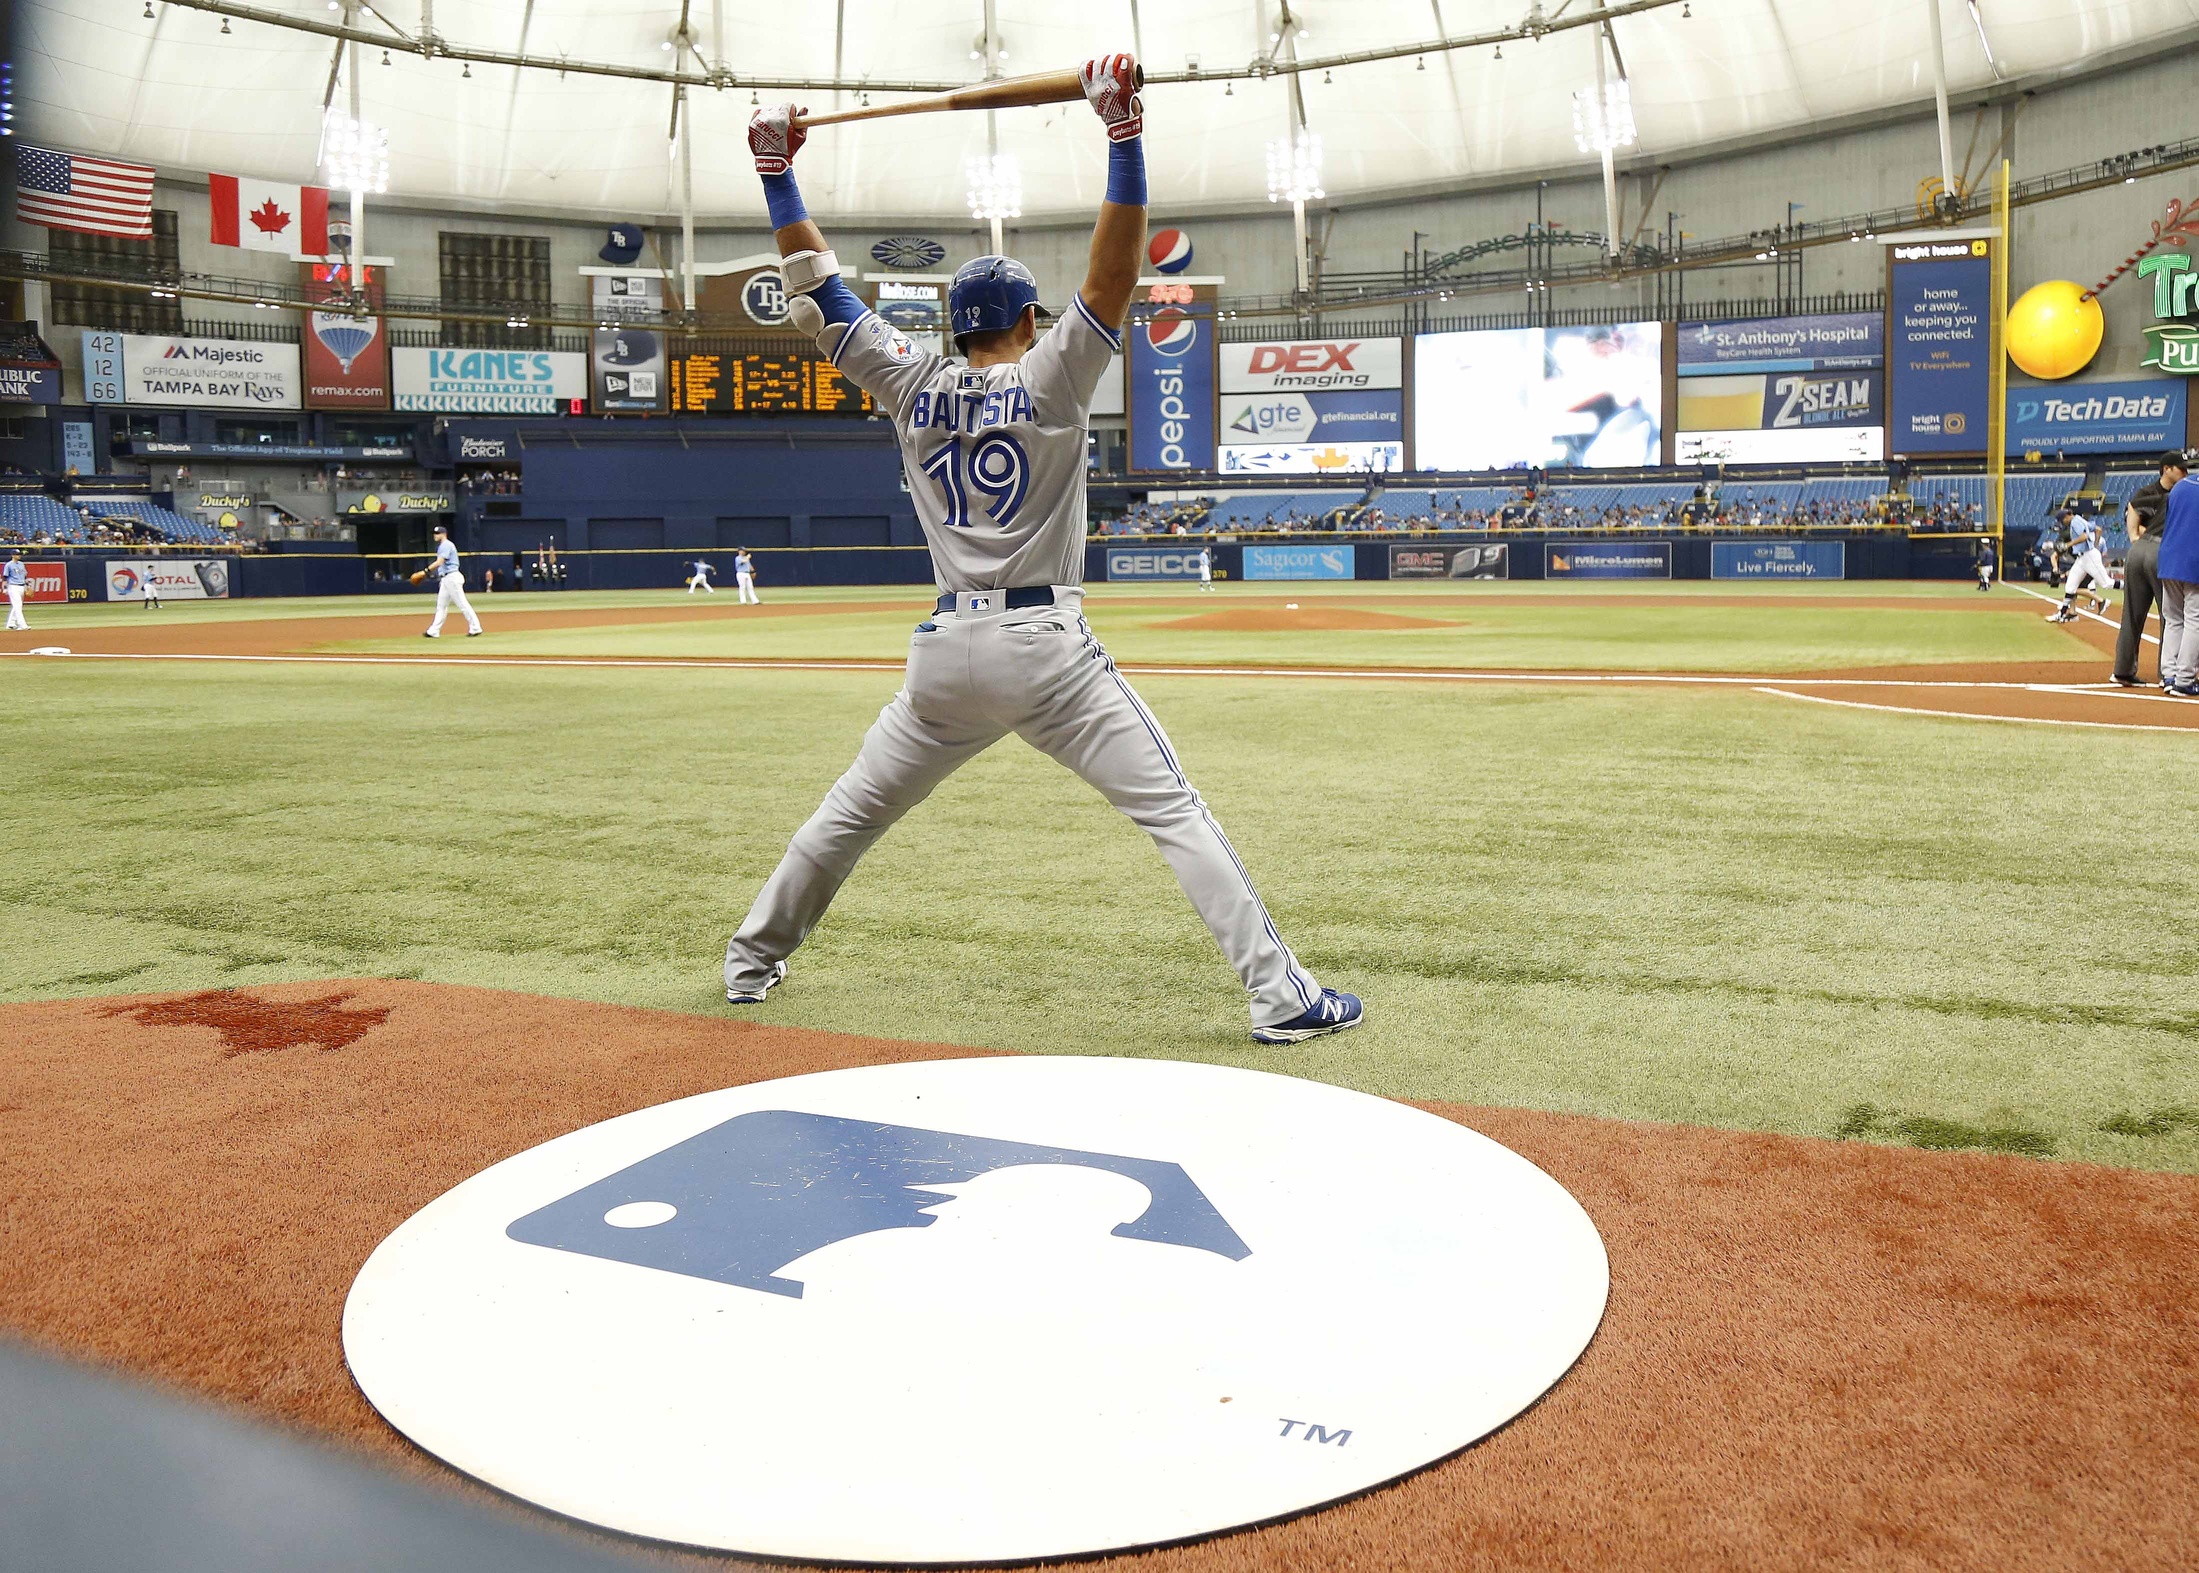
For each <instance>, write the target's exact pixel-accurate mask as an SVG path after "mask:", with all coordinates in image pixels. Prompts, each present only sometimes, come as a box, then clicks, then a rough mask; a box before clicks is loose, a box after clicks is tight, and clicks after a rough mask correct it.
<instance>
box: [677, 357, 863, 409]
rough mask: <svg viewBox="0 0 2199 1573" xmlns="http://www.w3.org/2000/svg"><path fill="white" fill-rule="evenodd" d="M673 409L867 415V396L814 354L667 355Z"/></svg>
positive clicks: (831, 365)
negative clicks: (669, 366) (670, 364)
mask: <svg viewBox="0 0 2199 1573" xmlns="http://www.w3.org/2000/svg"><path fill="white" fill-rule="evenodd" d="M672 409H673V410H674V412H676V413H678V414H683V415H757V414H764V415H868V414H869V413H870V411H871V399H870V395H869V394H867V393H865V392H864V391H863V390H862V389H861V388H859V387H857V386H856V385H855V384H854V383H853V382H852V381H850V380H849V379H848V378H847V376H846V375H845V374H844V373H842V372H841V371H840V369H839V368H838V367H837V366H835V365H833V364H832V362H830V361H828V360H825V359H823V358H821V357H819V356H814V355H802V354H799V353H796V354H760V355H724V354H710V355H678V356H674V357H673V359H672Z"/></svg>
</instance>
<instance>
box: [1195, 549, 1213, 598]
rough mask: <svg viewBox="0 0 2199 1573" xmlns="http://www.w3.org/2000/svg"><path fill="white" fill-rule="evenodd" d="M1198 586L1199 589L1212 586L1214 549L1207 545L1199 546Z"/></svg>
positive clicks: (1207, 588)
mask: <svg viewBox="0 0 2199 1573" xmlns="http://www.w3.org/2000/svg"><path fill="white" fill-rule="evenodd" d="M1199 588H1200V589H1201V590H1211V589H1213V588H1214V551H1213V548H1211V547H1207V546H1202V547H1200V548H1199Z"/></svg>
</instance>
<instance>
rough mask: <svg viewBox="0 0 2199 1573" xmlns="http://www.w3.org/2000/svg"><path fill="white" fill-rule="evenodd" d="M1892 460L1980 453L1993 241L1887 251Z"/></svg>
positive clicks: (1908, 245)
mask: <svg viewBox="0 0 2199 1573" xmlns="http://www.w3.org/2000/svg"><path fill="white" fill-rule="evenodd" d="M1887 251H1888V255H1889V258H1890V261H1889V268H1890V270H1891V282H1890V285H1889V289H1888V294H1889V301H1890V304H1889V306H1888V313H1887V314H1888V317H1889V320H1890V321H1891V322H1892V325H1893V333H1892V337H1891V339H1890V340H1889V342H1888V343H1887V346H1886V377H1887V403H1888V405H1889V407H1890V409H1891V416H1890V418H1889V420H1888V422H1887V430H1886V447H1887V451H1888V454H1889V456H1890V457H1893V458H1897V459H1898V458H1902V457H1904V456H1906V455H1908V454H1913V453H1979V452H1982V451H1984V448H1985V436H1986V430H1985V428H1986V416H1987V412H1988V410H1989V407H1990V398H1991V386H1990V383H1991V370H1992V335H1991V324H1992V316H1993V251H1992V242H1991V241H1988V240H1982V239H1966V240H1932V241H1915V242H1904V243H1902V244H1899V245H1894V246H1889V247H1888V248H1887Z"/></svg>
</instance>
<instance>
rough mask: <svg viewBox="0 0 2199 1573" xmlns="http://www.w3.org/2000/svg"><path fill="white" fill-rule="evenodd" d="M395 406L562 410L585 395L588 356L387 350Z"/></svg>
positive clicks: (496, 412)
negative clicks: (393, 385)
mask: <svg viewBox="0 0 2199 1573" xmlns="http://www.w3.org/2000/svg"><path fill="white" fill-rule="evenodd" d="M390 372H391V376H392V378H393V380H394V382H395V384H396V388H397V408H399V409H400V410H455V411H464V412H469V413H473V414H479V415H562V414H564V413H565V411H566V410H567V409H568V408H569V407H570V405H571V401H573V400H574V399H585V398H586V397H587V396H588V357H587V356H586V355H582V354H579V353H577V352H574V351H569V350H443V349H412V348H408V347H406V346H403V345H400V346H398V347H397V348H395V349H393V350H391V351H390Z"/></svg>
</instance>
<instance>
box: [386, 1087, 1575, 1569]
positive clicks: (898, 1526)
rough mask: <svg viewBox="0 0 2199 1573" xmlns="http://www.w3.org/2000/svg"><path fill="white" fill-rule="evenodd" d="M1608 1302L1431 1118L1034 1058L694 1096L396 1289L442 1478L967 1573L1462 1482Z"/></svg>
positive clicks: (483, 1203)
mask: <svg viewBox="0 0 2199 1573" xmlns="http://www.w3.org/2000/svg"><path fill="white" fill-rule="evenodd" d="M1609 1285H1610V1272H1609V1265H1608V1263H1607V1261H1606V1259H1605V1256H1604V1250H1603V1242H1602V1240H1601V1238H1600V1237H1599V1236H1598V1235H1597V1233H1596V1228H1595V1225H1594V1224H1593V1223H1591V1222H1590V1221H1589V1218H1588V1215H1587V1214H1586V1213H1585V1212H1583V1211H1582V1210H1581V1207H1580V1205H1579V1204H1578V1203H1577V1202H1575V1201H1574V1200H1573V1198H1572V1197H1571V1196H1570V1195H1568V1194H1567V1193H1566V1192H1565V1190H1564V1189H1563V1188H1562V1187H1561V1186H1559V1185H1558V1183H1557V1182H1556V1181H1554V1180H1552V1179H1551V1178H1550V1177H1549V1176H1548V1175H1546V1174H1544V1173H1543V1172H1542V1171H1541V1170H1540V1169H1538V1168H1536V1167H1535V1166H1534V1165H1533V1164H1531V1163H1529V1162H1528V1161H1527V1160H1526V1159H1524V1158H1521V1157H1520V1156H1519V1155H1517V1154H1516V1153H1513V1152H1510V1151H1508V1150H1507V1149H1505V1148H1503V1147H1501V1146H1499V1145H1497V1144H1496V1143H1495V1142H1493V1141H1490V1140H1489V1139H1487V1138H1486V1137H1483V1136H1479V1135H1476V1134H1475V1133H1474V1132H1472V1131H1470V1130H1467V1129H1465V1128H1463V1127H1461V1126H1458V1125H1454V1124H1452V1123H1450V1122H1449V1121H1447V1120H1442V1119H1438V1118H1436V1117H1435V1116H1434V1115H1430V1114H1424V1113H1421V1112H1420V1111H1418V1110H1415V1109H1411V1108H1408V1107H1406V1106H1405V1105H1403V1104H1399V1103H1392V1102H1389V1101H1387V1100H1384V1099H1381V1098H1373V1097H1368V1096H1366V1095H1364V1094H1362V1093H1355V1092H1347V1091H1344V1090H1342V1089H1340V1088H1336V1087H1330V1086H1325V1085H1323V1084H1321V1083H1318V1082H1308V1081H1298V1080H1293V1079H1291V1078H1289V1077H1284V1076H1274V1075H1267V1074H1264V1073H1261V1072H1256V1071H1244V1070H1231V1069H1226V1068H1222V1067H1219V1066H1211V1065H1193V1064H1180V1063H1174V1062H1168V1061H1153V1060H1123V1059H1070V1058H1046V1057H1004V1058H998V1059H972V1060H945V1061H931V1062H926V1063H920V1064H910V1065H881V1066H874V1067H869V1068H865V1069H860V1070H844V1071H830V1072H826V1073H824V1074H821V1075H815V1076H799V1077H793V1078H789V1079H787V1080H784V1081H771V1082H761V1083H758V1084H755V1085H752V1086H746V1087H735V1088H730V1089H728V1090H726V1091H723V1092H714V1093H706V1094H704V1095H702V1096H700V1097H695V1098H686V1099H682V1100H681V1101H679V1102H677V1103H667V1104H662V1105H659V1106H658V1107H656V1108H652V1109H643V1110H640V1111H639V1112H637V1113H633V1114H628V1115H624V1116H621V1117H620V1118H618V1119H614V1120H607V1121H605V1122H604V1123H603V1124H601V1125H595V1126H590V1127H589V1128H588V1129H586V1130H582V1131H576V1132H574V1133H573V1134H571V1135H569V1136H561V1137H559V1138H558V1139H556V1140H555V1141H551V1142H546V1143H544V1144H543V1145H542V1146H540V1147H536V1148H533V1149H531V1150H530V1151H527V1152H523V1153H521V1154H519V1155H518V1156H517V1157H514V1158H508V1159H506V1160H505V1161H504V1162H502V1163H499V1164H497V1165H496V1166H495V1167H494V1168H492V1169H489V1170H487V1171H485V1172H483V1173H481V1174H477V1175H475V1176H474V1177H473V1178H472V1179H470V1180H467V1181H465V1182H464V1183H463V1184H461V1185H459V1186H458V1187H457V1188H456V1189H454V1190H452V1191H450V1192H448V1193H446V1194H445V1195H443V1196H442V1197H440V1198H438V1199H437V1200H436V1201H434V1202H431V1203H429V1204H428V1205H427V1206H426V1207H424V1208H422V1209H421V1210H420V1211H419V1212H418V1213H416V1214H414V1215H413V1216H412V1217H411V1218H410V1219H408V1220H407V1221H406V1222H405V1223H404V1224H403V1225H402V1226H400V1227H399V1228H398V1229H397V1231H396V1232H395V1233H394V1234H392V1235H391V1236H390V1237H389V1238H388V1239H386V1240H384V1241H383V1242H382V1243H381V1245H380V1246H379V1247H377V1248H376V1249H375V1251H374V1254H373V1255H372V1256H371V1257H369V1258H368V1260H367V1263H366V1265H365V1267H364V1268H362V1269H361V1270H360V1273H359V1276H358V1279H357V1281H356V1282H355V1283H354V1284H353V1285H352V1288H351V1297H350V1300H349V1301H348V1303H347V1304H346V1305H345V1307H344V1353H345V1356H346V1358H347V1359H348V1360H349V1361H350V1364H351V1370H352V1373H353V1375H354V1376H355V1377H356V1378H357V1380H358V1383H359V1386H360V1388H361V1389H362V1390H363V1391H364V1392H365V1394H366V1396H367V1398H368V1399H369V1400H370V1401H372V1403H373V1404H374V1406H375V1408H377V1409H379V1410H380V1411H381V1412H382V1414H383V1415H384V1416H385V1417H386V1418H387V1419H388V1420H389V1422H390V1423H391V1424H392V1425H394V1426H395V1427H396V1428H397V1429H398V1430H400V1431H402V1432H403V1433H404V1434H405V1435H406V1436H408V1437H410V1438H412V1440H413V1441H415V1442H417V1443H419V1444H420V1445H421V1446H422V1447H424V1448H426V1449H427V1450H428V1451H429V1452H431V1453H434V1454H436V1455H438V1456H439V1457H441V1458H444V1459H446V1460H448V1461H449V1462H450V1463H452V1464H454V1465H456V1466H457V1467H458V1468H460V1469H462V1470H464V1471H466V1472H467V1473H469V1474H472V1475H476V1476H478V1477H480V1478H481V1479H482V1480H485V1481H487V1482H489V1483H490V1484H491V1485H494V1486H497V1487H499V1488H501V1489H502V1490H504V1491H508V1492H510V1493H512V1494H513V1495H515V1496H518V1497H522V1498H524V1499H526V1500H527V1501H530V1502H535V1503H539V1504H540V1505H541V1506H543V1507H546V1508H550V1509H553V1510H555V1511H557V1512H559V1513H564V1514H568V1515H570V1516H572V1517H574V1518H577V1519H582V1520H585V1521H587V1522H589V1523H593V1524H601V1525H605V1526H608V1527H610V1528H612V1529H618V1530H625V1531H627V1532H629V1533H632V1534H635V1535H644V1536H649V1537H652V1538H655V1539H660V1540H668V1541H679V1542H685V1543H688V1544H692V1545H698V1546H712V1547H719V1548H722V1549H725V1550H730V1551H744V1552H751V1553H756V1554H767V1555H774V1556H782V1557H795V1558H813V1559H818V1560H843V1561H858V1562H863V1561H869V1562H895V1563H917V1562H979V1561H996V1560H997V1561H1007V1560H1014V1559H1019V1558H1037V1557H1056V1556H1067V1555H1071V1554H1074V1553H1078V1552H1093V1551H1103V1550H1108V1549H1112V1548H1118V1547H1126V1546H1139V1545H1148V1544H1152V1543H1154V1542H1159V1541H1167V1540H1174V1539H1179V1538H1183V1537H1187V1536H1196V1535H1202V1534H1209V1533H1213V1532H1215V1531H1219V1530H1224V1529H1229V1528H1231V1527H1233V1526H1236V1525H1240V1524H1248V1523H1253V1522H1257V1521H1259V1520H1262V1519H1268V1518H1273V1517H1276V1516H1277V1515H1280V1514H1287V1513H1292V1512H1296V1511H1299V1510H1301V1509H1305V1508H1309V1507H1314V1506H1317V1505H1319V1504H1320V1503H1323V1502H1328V1501H1332V1500H1334V1499H1336V1498H1338V1497H1342V1496H1346V1495H1349V1494H1350V1493H1352V1492H1355V1491H1360V1490H1363V1489H1365V1488H1367V1487H1369V1486H1374V1485H1378V1484H1380V1483H1381V1482H1383V1481H1386V1480H1391V1479H1394V1478H1396V1477H1397V1476H1399V1475H1402V1474H1405V1473H1408V1472H1409V1471H1411V1470H1413V1469H1416V1468H1418V1467H1420V1466H1422V1465H1424V1464H1427V1463H1430V1462H1432V1461H1434V1460H1436V1459H1438V1458H1441V1457H1443V1456H1444V1455H1445V1454H1447V1453H1450V1452H1453V1451H1455V1450H1457V1449H1458V1448H1461V1447H1464V1446H1465V1445H1466V1444H1468V1443H1469V1442H1472V1441H1474V1440H1475V1439H1476V1438H1478V1437H1481V1436H1484V1435H1486V1434H1488V1433H1489V1432H1490V1431H1492V1430H1494V1429H1495V1428H1496V1427H1498V1426H1500V1425H1502V1424H1504V1422H1505V1421H1507V1420H1509V1419H1511V1418H1512V1417H1513V1416H1514V1415H1516V1414H1518V1413H1519V1412H1520V1411H1521V1410H1523V1409H1525V1408H1526V1407H1527V1406H1528V1405H1529V1404H1531V1403H1533V1402H1534V1401H1535V1399H1536V1397H1537V1396H1538V1395H1539V1394H1541V1393H1542V1392H1543V1391H1544V1390H1545V1389H1546V1388H1548V1387H1549V1386H1550V1385H1551V1384H1552V1383H1553V1382H1555V1381H1557V1379H1558V1378H1559V1377H1560V1376H1562V1375H1563V1374H1564V1373H1565V1371H1566V1370H1567V1368H1568V1367H1570V1366H1571V1365H1572V1363H1573V1362H1574V1360H1576V1359H1577V1358H1578V1357H1579V1355H1580V1353H1581V1350H1582V1349H1583V1348H1585V1347H1586V1346H1587V1343H1588V1340H1589V1337H1590V1336H1591V1335H1592V1334H1593V1333H1594V1332H1595V1329H1596V1324H1597V1322H1598V1321H1599V1320H1600V1319H1601V1317H1602V1315H1603V1307H1604V1300H1605V1296H1606V1294H1607V1292H1608V1289H1609Z"/></svg>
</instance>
